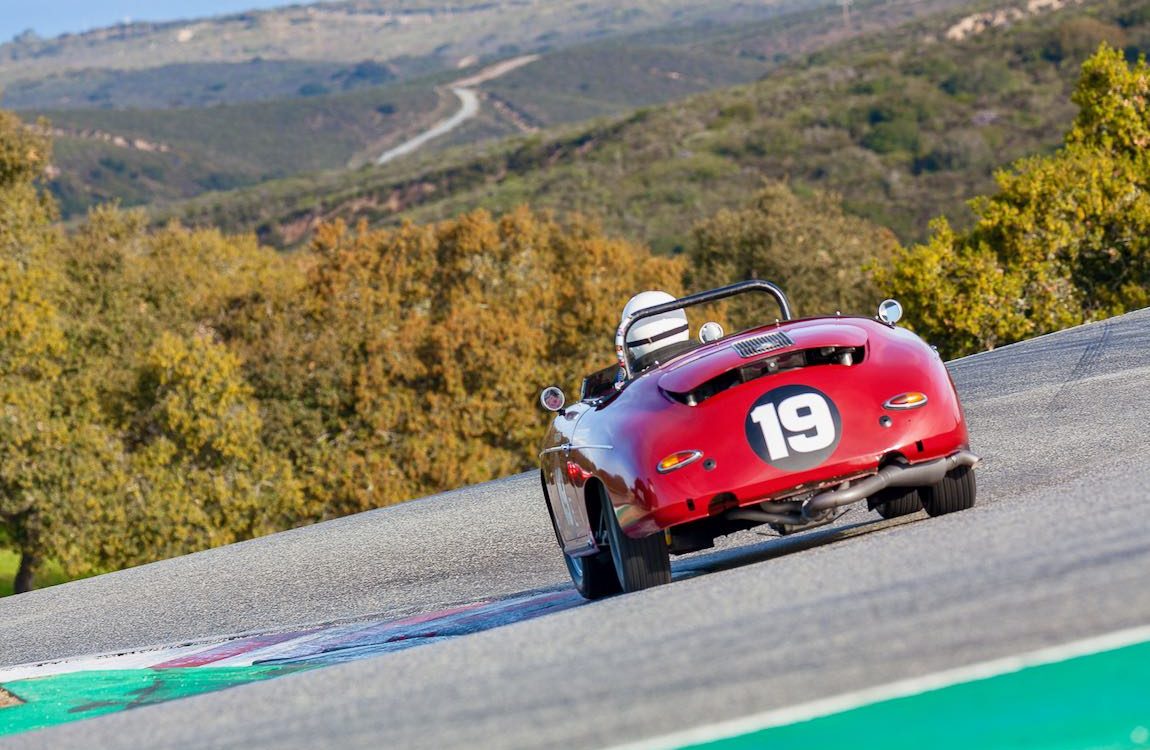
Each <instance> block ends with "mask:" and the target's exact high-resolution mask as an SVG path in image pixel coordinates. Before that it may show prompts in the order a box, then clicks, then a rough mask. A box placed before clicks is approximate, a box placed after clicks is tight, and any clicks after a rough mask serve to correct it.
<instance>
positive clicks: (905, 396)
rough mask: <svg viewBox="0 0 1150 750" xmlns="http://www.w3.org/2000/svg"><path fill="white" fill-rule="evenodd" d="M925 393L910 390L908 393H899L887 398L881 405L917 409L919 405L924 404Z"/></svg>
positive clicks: (888, 407)
mask: <svg viewBox="0 0 1150 750" xmlns="http://www.w3.org/2000/svg"><path fill="white" fill-rule="evenodd" d="M926 401H927V399H926V394H925V393H919V392H918V391H910V392H909V393H900V394H899V395H897V396H895V397H893V398H888V399H887V400H886V403H885V404H883V407H884V408H886V409H917V408H918V407H920V406H926Z"/></svg>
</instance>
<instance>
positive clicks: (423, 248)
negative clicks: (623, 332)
mask: <svg viewBox="0 0 1150 750" xmlns="http://www.w3.org/2000/svg"><path fill="white" fill-rule="evenodd" d="M308 264H309V266H310V267H309V270H308V281H307V285H306V288H305V289H304V290H303V291H302V293H299V294H297V295H295V296H293V297H289V296H288V295H287V289H288V287H286V286H285V287H284V288H283V294H281V293H280V292H276V293H275V295H274V298H273V297H271V296H268V295H264V296H262V297H261V298H260V299H258V300H256V299H252V300H251V301H250V304H245V305H244V306H243V307H241V308H239V309H237V310H236V311H235V320H234V322H232V323H229V324H227V325H226V326H225V329H226V330H229V331H233V332H235V333H236V334H237V339H236V345H237V346H240V347H241V349H242V351H244V352H245V355H246V357H245V358H246V359H247V361H248V363H249V365H248V366H249V369H250V370H251V373H252V374H251V378H252V382H253V383H255V384H256V388H257V393H258V394H259V397H260V399H261V402H262V403H264V404H265V405H267V404H269V403H270V402H275V403H276V404H278V406H274V407H271V408H270V409H269V411H270V413H271V414H272V415H273V417H272V418H273V419H274V420H275V426H274V431H275V432H277V433H278V434H279V435H280V436H281V438H280V439H281V440H283V441H284V443H285V444H287V443H290V444H291V445H293V446H295V447H294V448H293V449H291V455H292V457H293V461H295V462H296V466H297V467H298V468H299V471H300V475H301V478H302V479H303V481H305V482H306V484H307V487H308V495H309V496H310V497H312V498H315V499H316V500H317V501H318V503H319V507H318V508H317V513H318V515H320V516H329V515H342V514H345V513H350V512H354V511H358V510H363V509H366V508H372V507H378V506H380V505H385V504H388V503H394V502H398V501H400V500H404V499H407V498H409V497H415V496H418V495H420V494H426V493H427V492H431V491H437V490H442V489H447V488H451V487H456V486H459V485H460V484H466V483H469V482H477V481H483V480H487V479H491V478H494V477H497V476H501V475H505V474H507V473H510V472H514V471H519V470H523V469H525V468H527V467H529V466H531V465H532V464H533V462H534V460H535V451H536V443H537V441H538V439H539V435H540V434H541V432H542V430H543V426H544V421H545V417H544V416H543V415H542V414H541V413H540V411H539V410H538V408H537V406H536V398H537V395H538V392H539V389H540V387H541V386H543V385H545V384H547V383H551V382H562V383H564V384H565V385H566V386H568V387H571V386H577V385H578V382H579V381H578V378H579V377H580V376H581V375H583V374H586V373H588V372H590V371H592V370H595V369H599V368H601V367H603V366H605V365H607V364H610V363H611V362H612V361H613V358H614V349H613V346H614V344H613V334H614V330H615V327H616V326H617V325H618V316H619V312H620V310H621V309H622V305H623V303H624V302H626V300H627V298H628V297H630V295H632V294H634V293H635V292H636V291H639V290H642V289H648V288H666V289H669V290H670V291H672V292H678V291H679V290H680V284H681V277H682V266H681V264H680V263H678V262H677V261H674V260H668V259H664V258H655V257H652V256H651V255H650V253H648V252H647V251H646V250H645V249H642V248H638V247H635V246H633V245H630V244H628V243H626V242H622V241H618V240H612V239H609V238H606V237H604V236H603V235H602V233H601V232H600V231H599V230H598V228H597V227H595V226H594V225H591V224H589V223H588V222H586V221H585V220H583V219H581V218H579V217H573V218H571V219H569V220H567V221H565V222H560V221H558V220H556V219H555V218H553V217H552V216H550V215H546V214H542V215H541V214H536V213H533V212H531V211H529V210H527V209H519V210H516V211H513V212H511V213H510V214H508V215H506V216H503V217H501V218H494V217H492V216H491V215H489V214H487V213H486V212H483V211H477V212H474V213H470V214H466V215H464V216H461V217H459V218H457V219H455V220H451V221H445V222H442V223H440V224H436V225H432V226H416V225H414V224H405V225H403V226H401V227H399V228H395V229H381V230H368V229H367V228H366V227H363V226H360V227H358V228H357V229H355V230H354V231H352V230H349V229H348V228H347V227H345V226H343V225H342V224H334V225H330V226H327V227H324V228H322V229H321V230H320V231H319V232H318V233H317V239H316V243H315V247H314V251H313V256H312V259H311V261H309V262H308ZM291 306H294V307H291ZM245 331H246V332H247V333H244V332H245ZM257 332H258V335H253V334H256V333H257ZM240 339H242V340H240ZM269 429H273V428H271V426H270V425H269ZM283 436H291V437H290V439H289V438H284V437H283Z"/></svg>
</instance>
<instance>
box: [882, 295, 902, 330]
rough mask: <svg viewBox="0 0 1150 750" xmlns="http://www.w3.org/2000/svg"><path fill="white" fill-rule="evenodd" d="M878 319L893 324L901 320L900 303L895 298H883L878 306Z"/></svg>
mask: <svg viewBox="0 0 1150 750" xmlns="http://www.w3.org/2000/svg"><path fill="white" fill-rule="evenodd" d="M878 319H879V320H881V321H882V322H883V323H886V324H887V325H892V326H893V325H894V324H895V323H897V322H899V321H900V320H902V305H901V304H899V301H898V300H896V299H884V300H883V301H882V303H880V304H879V306H878Z"/></svg>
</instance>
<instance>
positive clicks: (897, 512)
mask: <svg viewBox="0 0 1150 750" xmlns="http://www.w3.org/2000/svg"><path fill="white" fill-rule="evenodd" d="M871 505H872V506H873V507H874V509H875V510H876V511H878V514H879V515H880V516H882V517H883V518H898V517H899V516H909V515H910V514H911V513H918V512H919V511H920V510H922V497H921V496H920V495H919V492H918V488H917V487H915V488H911V489H909V490H908V489H907V488H905V487H889V488H887V489H885V490H883V491H882V492H879V493H878V494H876V495H875V496H874V497H873V498H871Z"/></svg>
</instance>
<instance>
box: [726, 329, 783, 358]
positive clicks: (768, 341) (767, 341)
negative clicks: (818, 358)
mask: <svg viewBox="0 0 1150 750" xmlns="http://www.w3.org/2000/svg"><path fill="white" fill-rule="evenodd" d="M794 343H795V342H794V341H791V337H790V336H788V335H787V334H785V333H783V332H782V331H779V332H777V333H767V334H764V335H762V336H756V337H754V338H753V339H744V340H743V341H736V342H735V343H734V344H731V346H732V347H734V349H735V351H737V352H738V353H739V356H740V357H743V358H744V359H747V358H750V357H755V356H758V355H759V354H762V353H763V352H769V351H771V350H773V349H782V348H783V347H784V346H791V345H792V344H794Z"/></svg>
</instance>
